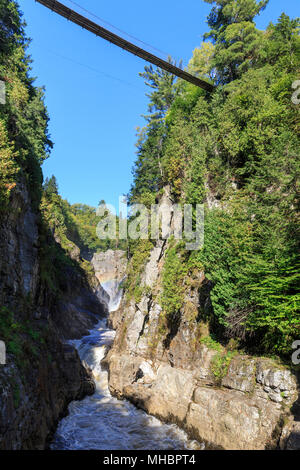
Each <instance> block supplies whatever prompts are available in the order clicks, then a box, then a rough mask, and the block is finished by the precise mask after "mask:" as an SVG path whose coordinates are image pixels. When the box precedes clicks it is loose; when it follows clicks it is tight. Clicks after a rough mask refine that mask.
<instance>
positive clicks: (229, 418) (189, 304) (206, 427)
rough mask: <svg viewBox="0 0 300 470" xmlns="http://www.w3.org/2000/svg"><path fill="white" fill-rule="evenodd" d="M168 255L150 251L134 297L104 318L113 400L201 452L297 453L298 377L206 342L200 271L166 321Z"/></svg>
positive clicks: (206, 301)
mask: <svg viewBox="0 0 300 470" xmlns="http://www.w3.org/2000/svg"><path fill="white" fill-rule="evenodd" d="M166 249H167V243H166V242H163V241H158V242H157V244H156V246H155V247H153V249H152V250H151V252H150V254H149V257H148V258H147V262H146V265H145V267H144V269H143V272H142V275H141V277H140V288H141V291H142V295H141V296H140V298H138V299H136V298H132V297H131V296H129V295H128V292H127V295H126V292H125V296H124V298H123V300H122V303H121V307H120V308H119V310H118V311H116V312H113V313H111V314H110V322H111V325H112V326H114V328H115V329H116V330H117V331H116V339H115V342H114V345H113V348H112V349H111V350H110V351H109V353H108V355H107V357H106V358H105V359H104V363H105V364H106V366H107V367H108V369H109V386H110V390H111V393H112V394H113V395H115V396H117V397H119V398H127V399H128V400H130V401H132V402H133V403H135V404H136V405H137V406H138V407H140V408H142V409H144V410H145V411H147V412H148V413H150V414H152V415H154V416H156V417H158V418H160V419H162V420H164V421H167V422H173V423H176V424H178V425H179V426H180V427H182V428H184V429H185V430H186V431H187V432H188V433H189V434H190V435H191V436H192V437H193V438H196V439H197V440H199V441H201V442H205V443H206V447H207V448H220V449H266V448H276V447H278V446H279V445H280V446H281V448H296V447H297V446H299V435H300V433H299V419H298V418H297V416H295V415H296V413H295V406H296V405H295V404H296V403H297V397H298V393H299V391H298V390H297V387H298V385H297V378H296V375H295V374H294V373H292V372H291V371H290V370H289V369H288V368H287V367H285V366H284V365H282V364H279V363H277V362H275V361H274V360H272V359H269V358H260V357H252V356H249V355H246V354H242V353H241V352H238V351H235V350H234V348H232V350H231V349H230V347H229V348H224V347H223V346H222V345H221V344H219V343H217V342H215V341H214V340H212V338H211V336H210V335H209V325H208V323H207V322H206V321H205V318H206V317H207V315H206V313H207V311H208V310H209V309H210V308H211V305H210V296H209V292H210V284H209V282H208V281H207V280H206V279H205V276H204V273H203V272H195V273H194V275H193V276H191V277H190V278H189V279H188V282H187V283H186V289H185V291H184V293H183V296H184V302H183V307H182V308H181V310H180V312H178V315H177V317H176V318H175V317H173V318H172V319H170V318H167V317H166V315H165V313H164V311H163V309H162V307H161V302H160V293H161V285H162V271H163V266H164V263H165V258H166ZM297 419H298V421H297Z"/></svg>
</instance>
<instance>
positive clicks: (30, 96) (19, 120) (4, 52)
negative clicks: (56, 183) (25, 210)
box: [0, 0, 52, 215]
mask: <svg viewBox="0 0 300 470" xmlns="http://www.w3.org/2000/svg"><path fill="white" fill-rule="evenodd" d="M0 17H1V32H0V42H1V50H0V79H1V80H4V81H5V84H6V104H5V105H1V106H0V170H1V172H0V202H1V212H2V213H4V212H5V210H6V209H7V208H8V204H9V200H10V195H11V192H12V191H13V190H14V189H15V188H16V185H17V183H18V181H20V179H22V180H24V179H25V181H26V182H27V186H28V189H29V190H30V194H31V197H32V202H33V205H34V207H35V209H37V208H38V204H39V201H40V197H41V186H42V171H41V163H42V162H43V160H45V158H47V156H48V154H49V150H50V148H51V147H52V142H51V141H50V139H49V135H48V115H47V110H46V108H45V104H44V96H43V90H42V89H40V88H37V87H34V86H33V79H32V78H31V77H30V71H31V69H30V59H29V57H28V56H27V55H26V48H27V45H28V39H27V38H26V36H25V33H24V23H23V22H22V17H21V14H20V12H19V9H18V5H17V3H16V2H15V1H9V0H0ZM1 212H0V215H1Z"/></svg>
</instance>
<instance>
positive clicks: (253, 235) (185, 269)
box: [131, 0, 300, 356]
mask: <svg viewBox="0 0 300 470" xmlns="http://www.w3.org/2000/svg"><path fill="white" fill-rule="evenodd" d="M208 3H211V4H212V5H213V8H212V11H211V14H210V15H209V17H208V24H209V26H210V31H209V33H208V34H207V35H206V38H208V37H210V38H211V39H212V41H213V43H214V46H212V45H211V44H210V43H209V44H207V45H205V46H203V45H202V47H201V48H199V49H197V50H196V51H194V54H193V58H192V59H191V62H190V65H189V68H190V71H191V72H193V73H195V74H197V75H198V76H204V77H206V78H208V77H209V76H210V78H212V77H214V78H215V81H216V83H217V84H220V85H221V86H219V87H218V88H217V89H216V91H215V92H214V93H213V94H212V95H210V96H208V95H207V94H206V93H205V92H204V91H203V90H200V89H199V88H196V87H194V86H192V85H190V84H184V83H182V82H181V81H178V82H177V84H176V91H175V92H174V97H173V99H172V101H171V104H170V105H168V106H165V107H164V108H160V109H163V112H162V113H161V114H160V115H159V125H158V124H156V127H155V126H153V127H152V128H151V130H149V129H147V130H146V131H144V133H143V136H142V139H141V140H140V142H139V153H138V159H137V164H136V171H135V179H134V185H133V188H132V190H131V195H132V196H133V200H139V198H141V197H142V194H144V195H146V196H145V198H144V200H145V201H149V203H150V201H153V199H154V198H157V196H158V197H159V194H160V191H161V188H163V187H164V186H165V185H168V186H169V187H170V190H171V194H172V197H173V199H174V201H175V202H180V203H191V204H197V203H203V202H204V203H206V213H205V244H204V248H203V250H201V251H198V252H195V253H191V254H187V253H184V252H182V251H181V249H179V248H176V246H174V245H172V244H171V246H170V247H169V250H168V252H167V254H166V259H165V266H164V270H163V279H162V284H163V286H162V295H161V301H162V305H163V309H164V311H165V313H166V314H167V315H169V316H170V317H173V318H174V319H175V318H177V317H176V315H177V313H178V311H179V310H180V309H181V308H182V306H183V295H184V290H185V287H184V279H185V278H186V277H188V276H189V275H190V273H191V272H192V271H193V270H194V272H197V271H198V272H199V271H202V270H204V271H205V275H206V278H207V279H208V280H209V281H210V286H211V292H210V298H211V303H212V309H211V313H210V316H211V318H209V319H208V320H209V323H210V326H211V328H213V331H211V333H213V334H214V337H216V338H218V340H220V341H222V343H224V342H226V341H237V342H238V343H239V344H240V345H241V347H246V348H248V349H250V350H252V351H255V352H257V353H260V354H261V353H268V354H280V355H282V356H285V355H286V356H287V355H289V354H290V352H291V344H292V342H293V340H294V339H296V338H298V337H299V332H300V325H299V321H300V316H299V310H300V309H299V295H298V284H299V276H298V274H297V273H298V272H299V259H298V257H297V256H296V253H297V252H298V250H299V244H298V240H299V224H298V208H299V199H298V183H297V180H298V175H299V154H300V140H299V135H300V132H299V130H300V124H299V123H300V120H299V113H300V108H299V106H296V105H294V104H293V103H292V102H291V95H292V83H293V82H294V81H295V80H297V79H298V78H299V70H300V37H299V25H300V23H299V19H294V20H293V19H290V18H289V17H288V16H287V15H285V14H282V15H281V16H280V18H279V20H278V22H277V23H276V24H272V23H271V24H270V25H269V26H268V28H267V30H266V31H258V30H257V29H256V28H255V24H254V18H255V16H256V15H258V14H259V13H260V12H261V11H262V10H263V9H264V8H265V6H266V4H267V3H268V2H267V1H260V2H258V1H256V0H241V1H237V0H216V1H215V0H208ZM152 72H153V71H152ZM160 96H161V97H162V96H163V95H162V94H161V95H160ZM150 100H151V97H150ZM151 103H152V104H151V106H153V100H152V101H151ZM174 321H175V320H174ZM176 321H177V320H176Z"/></svg>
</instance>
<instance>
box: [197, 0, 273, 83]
mask: <svg viewBox="0 0 300 470" xmlns="http://www.w3.org/2000/svg"><path fill="white" fill-rule="evenodd" d="M204 1H205V2H207V3H210V4H214V6H213V8H212V11H211V13H210V14H209V16H208V25H209V26H210V28H211V30H210V32H209V33H206V34H205V35H204V38H205V39H207V38H211V39H212V40H213V43H214V44H215V53H214V59H213V62H212V67H213V68H215V69H216V73H217V82H218V83H227V82H230V81H232V80H235V79H236V78H238V77H240V76H241V74H242V73H243V72H245V71H246V70H248V69H249V67H251V66H252V65H253V64H254V63H255V61H256V60H257V54H258V50H259V45H260V42H261V33H260V32H259V31H258V30H257V29H256V28H255V24H254V21H253V20H254V18H255V16H257V15H259V13H260V12H261V11H262V10H263V9H264V8H265V7H266V5H267V4H268V1H269V0H261V1H260V2H259V3H257V1H256V0H204Z"/></svg>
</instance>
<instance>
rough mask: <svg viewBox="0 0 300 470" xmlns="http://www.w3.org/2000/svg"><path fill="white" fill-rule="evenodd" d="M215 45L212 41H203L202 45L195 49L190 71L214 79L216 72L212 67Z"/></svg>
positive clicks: (197, 75) (189, 66) (190, 62)
mask: <svg viewBox="0 0 300 470" xmlns="http://www.w3.org/2000/svg"><path fill="white" fill-rule="evenodd" d="M214 49H215V48H214V46H213V44H212V43H211V42H207V43H205V42H203V43H202V44H201V47H197V48H196V49H195V50H194V51H193V56H192V58H191V60H190V61H189V65H188V72H189V73H190V74H192V75H195V76H196V77H199V78H202V79H207V78H210V79H211V80H212V79H213V75H214V72H213V70H212V67H211V60H212V58H213V55H214Z"/></svg>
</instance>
